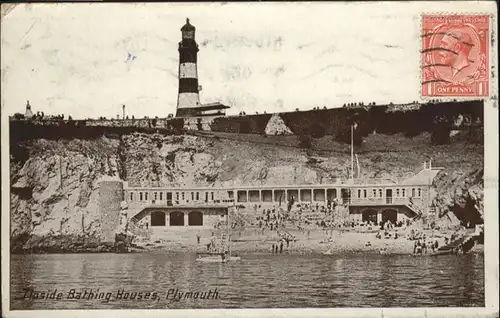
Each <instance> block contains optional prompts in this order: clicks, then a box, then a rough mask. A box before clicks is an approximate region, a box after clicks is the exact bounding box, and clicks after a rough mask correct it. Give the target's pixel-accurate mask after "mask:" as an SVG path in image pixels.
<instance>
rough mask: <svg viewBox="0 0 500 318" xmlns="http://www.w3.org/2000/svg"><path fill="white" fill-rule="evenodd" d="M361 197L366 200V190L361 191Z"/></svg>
mask: <svg viewBox="0 0 500 318" xmlns="http://www.w3.org/2000/svg"><path fill="white" fill-rule="evenodd" d="M363 197H365V198H366V189H365V190H363Z"/></svg>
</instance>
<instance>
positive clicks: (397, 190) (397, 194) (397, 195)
mask: <svg viewBox="0 0 500 318" xmlns="http://www.w3.org/2000/svg"><path fill="white" fill-rule="evenodd" d="M396 198H399V189H396Z"/></svg>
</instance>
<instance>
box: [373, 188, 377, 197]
mask: <svg viewBox="0 0 500 318" xmlns="http://www.w3.org/2000/svg"><path fill="white" fill-rule="evenodd" d="M373 197H374V198H376V197H377V189H373Z"/></svg>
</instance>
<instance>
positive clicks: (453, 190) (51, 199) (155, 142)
mask: <svg viewBox="0 0 500 318" xmlns="http://www.w3.org/2000/svg"><path fill="white" fill-rule="evenodd" d="M287 138H293V136H292V137H287ZM325 138H326V137H325ZM262 140H263V142H262V143H253V142H244V141H237V140H225V139H223V138H218V137H199V136H191V135H182V136H164V135H160V134H138V133H135V134H127V135H122V136H121V137H116V138H106V137H100V138H98V139H95V140H81V139H73V140H57V141H54V140H52V141H49V140H44V139H36V140H31V141H24V142H22V143H20V144H18V145H16V146H15V147H17V148H19V149H22V150H23V151H21V152H24V153H25V156H24V158H18V157H15V156H11V238H12V242H11V243H12V248H13V249H14V250H16V249H21V250H22V249H29V247H30V246H31V245H30V244H35V243H32V242H33V240H35V239H34V238H36V240H38V241H39V240H40V239H43V238H48V237H50V238H54V237H60V238H61V240H64V239H65V238H67V237H81V236H84V237H87V238H98V237H99V231H100V225H99V208H98V183H99V181H101V180H109V179H115V180H124V181H128V182H129V184H130V185H132V186H170V185H172V186H189V185H237V184H240V185H247V184H293V183H326V182H331V181H333V180H334V179H335V178H336V177H345V176H346V168H347V167H348V166H350V154H349V151H348V150H347V149H345V147H346V146H345V145H341V144H337V143H335V142H334V141H332V140H331V139H324V140H318V141H315V142H314V144H313V146H312V147H311V149H300V148H298V147H295V146H289V147H284V146H276V145H275V144H272V143H267V142H268V141H266V138H264V137H262ZM428 141H429V136H426V135H422V136H417V137H414V138H411V139H410V138H405V137H402V136H381V135H372V136H369V137H368V138H366V140H365V142H364V144H363V145H362V146H361V147H359V148H358V149H356V153H357V154H358V157H359V166H360V170H361V174H360V177H366V178H383V177H388V178H392V179H398V178H402V177H404V176H407V175H408V174H409V173H411V172H412V171H413V170H414V168H415V167H417V166H418V165H420V164H422V163H423V162H424V161H425V160H428V159H429V158H433V160H434V162H435V163H436V165H441V166H443V167H444V168H445V171H444V172H443V173H441V174H440V175H439V176H438V178H437V179H436V195H437V196H436V204H437V205H438V207H439V208H440V209H441V210H443V211H454V212H456V213H457V216H458V217H459V218H463V217H467V213H472V212H467V211H473V210H477V211H479V212H480V214H482V209H483V187H482V175H483V171H482V160H483V155H482V154H483V147H482V145H480V144H470V143H465V142H464V141H462V140H458V141H457V142H454V143H452V144H451V145H448V146H431V145H430V144H429V142H428ZM266 143H267V144H266ZM319 145H323V146H324V145H328V147H329V148H330V149H331V151H325V150H324V149H325V148H324V147H319ZM317 146H318V147H319V148H318V149H320V148H321V149H322V150H318V149H315V147H317ZM396 149H397V150H396ZM346 150H347V151H346ZM11 153H12V151H11ZM16 153H17V151H16ZM472 203H473V204H472ZM471 204H472V207H473V208H472V207H471ZM38 241H37V242H38ZM51 241H54V240H51Z"/></svg>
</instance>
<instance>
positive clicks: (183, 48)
mask: <svg viewBox="0 0 500 318" xmlns="http://www.w3.org/2000/svg"><path fill="white" fill-rule="evenodd" d="M195 31H196V28H195V27H194V26H193V25H191V24H190V23H189V19H186V24H185V25H184V26H183V27H182V28H181V32H182V41H181V42H179V95H178V97H177V113H176V117H191V116H197V115H198V113H199V109H197V108H198V107H199V106H200V96H199V87H198V71H197V67H196V62H197V59H198V51H199V49H198V44H196V41H195V38H194V36H195Z"/></svg>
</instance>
